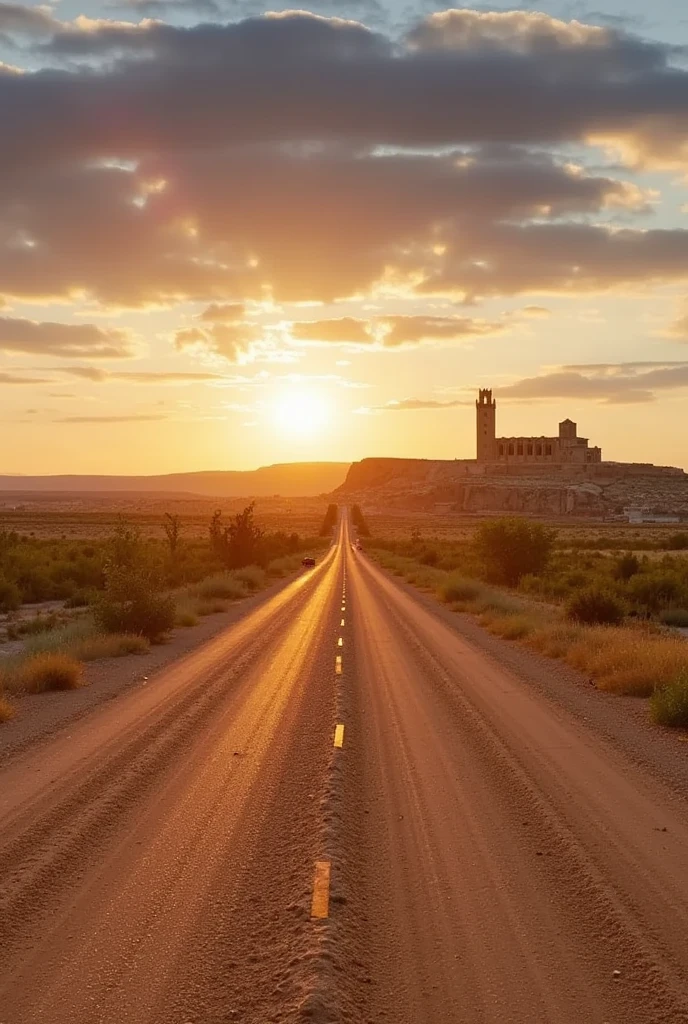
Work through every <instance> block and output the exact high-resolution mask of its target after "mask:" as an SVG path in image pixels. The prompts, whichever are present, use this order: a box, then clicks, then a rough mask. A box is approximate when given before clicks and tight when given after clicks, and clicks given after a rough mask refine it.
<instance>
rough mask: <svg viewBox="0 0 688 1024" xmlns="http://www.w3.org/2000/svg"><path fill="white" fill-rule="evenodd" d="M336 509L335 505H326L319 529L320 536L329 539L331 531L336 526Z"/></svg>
mask: <svg viewBox="0 0 688 1024" xmlns="http://www.w3.org/2000/svg"><path fill="white" fill-rule="evenodd" d="M338 511H339V510H338V508H337V506H336V505H328V506H327V512H326V513H325V518H324V519H323V524H322V526H321V527H320V536H321V537H329V536H330V534H331V533H332V530H333V529H334V527H335V526H336V525H337V515H338Z"/></svg>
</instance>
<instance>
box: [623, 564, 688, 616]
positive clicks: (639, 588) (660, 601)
mask: <svg viewBox="0 0 688 1024" xmlns="http://www.w3.org/2000/svg"><path fill="white" fill-rule="evenodd" d="M685 591H686V588H685V584H684V583H683V580H682V579H681V578H680V577H679V576H678V575H677V574H676V573H675V572H666V571H665V572H662V571H661V570H659V569H658V570H656V571H654V572H643V573H639V574H638V575H637V576H634V577H633V579H632V580H631V581H630V582H629V584H628V593H629V595H630V597H631V599H632V600H633V601H634V602H635V604H637V605H638V606H639V607H640V608H641V609H643V610H644V611H647V612H649V613H651V614H656V613H657V612H658V611H660V609H661V608H666V607H669V606H676V605H679V604H681V603H682V598H683V597H684V596H685Z"/></svg>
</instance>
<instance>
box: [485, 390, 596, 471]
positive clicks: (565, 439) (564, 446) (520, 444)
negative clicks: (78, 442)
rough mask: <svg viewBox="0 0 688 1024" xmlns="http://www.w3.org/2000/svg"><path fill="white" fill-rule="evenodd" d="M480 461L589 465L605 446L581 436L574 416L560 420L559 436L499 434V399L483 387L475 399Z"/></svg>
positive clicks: (594, 461)
mask: <svg viewBox="0 0 688 1024" xmlns="http://www.w3.org/2000/svg"><path fill="white" fill-rule="evenodd" d="M475 410H476V431H477V460H478V462H498V463H509V464H516V465H518V464H521V463H537V464H539V465H548V464H550V465H558V466H562V465H564V466H571V465H573V466H585V465H590V464H591V463H597V462H601V461H602V449H601V448H591V447H589V445H588V439H587V437H578V434H577V427H576V424H575V423H574V422H573V420H563V421H562V422H561V423H560V424H559V435H558V437H497V436H496V429H497V403H496V402H495V401H494V399H493V398H492V391H491V390H488V389H483V388H481V389H480V391H479V392H478V399H477V401H476V403H475Z"/></svg>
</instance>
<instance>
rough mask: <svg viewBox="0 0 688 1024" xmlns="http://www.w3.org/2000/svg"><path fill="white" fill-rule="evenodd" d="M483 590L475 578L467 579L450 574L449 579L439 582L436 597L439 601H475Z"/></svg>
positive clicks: (449, 602)
mask: <svg viewBox="0 0 688 1024" xmlns="http://www.w3.org/2000/svg"><path fill="white" fill-rule="evenodd" d="M483 591H484V587H482V586H481V585H480V584H479V583H477V582H476V581H475V580H467V579H464V578H463V577H462V576H450V577H449V579H448V580H447V581H446V582H445V583H442V584H440V586H439V588H438V597H439V598H440V600H441V601H445V602H446V603H447V604H451V603H452V602H453V601H475V600H477V598H479V597H480V596H481V595H482V593H483Z"/></svg>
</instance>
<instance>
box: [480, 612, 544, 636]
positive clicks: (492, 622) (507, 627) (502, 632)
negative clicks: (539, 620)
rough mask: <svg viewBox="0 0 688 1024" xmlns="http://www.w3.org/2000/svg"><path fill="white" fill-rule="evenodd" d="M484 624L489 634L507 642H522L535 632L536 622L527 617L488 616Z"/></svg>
mask: <svg viewBox="0 0 688 1024" xmlns="http://www.w3.org/2000/svg"><path fill="white" fill-rule="evenodd" d="M484 624H485V626H486V628H487V630H488V632H490V633H495V634H496V635H497V636H503V637H504V638H505V640H522V639H523V637H526V636H530V634H531V633H533V632H534V631H535V622H534V621H533V620H532V619H531V618H529V617H528V616H527V615H497V616H488V617H487V619H486V621H485V623H484Z"/></svg>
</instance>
